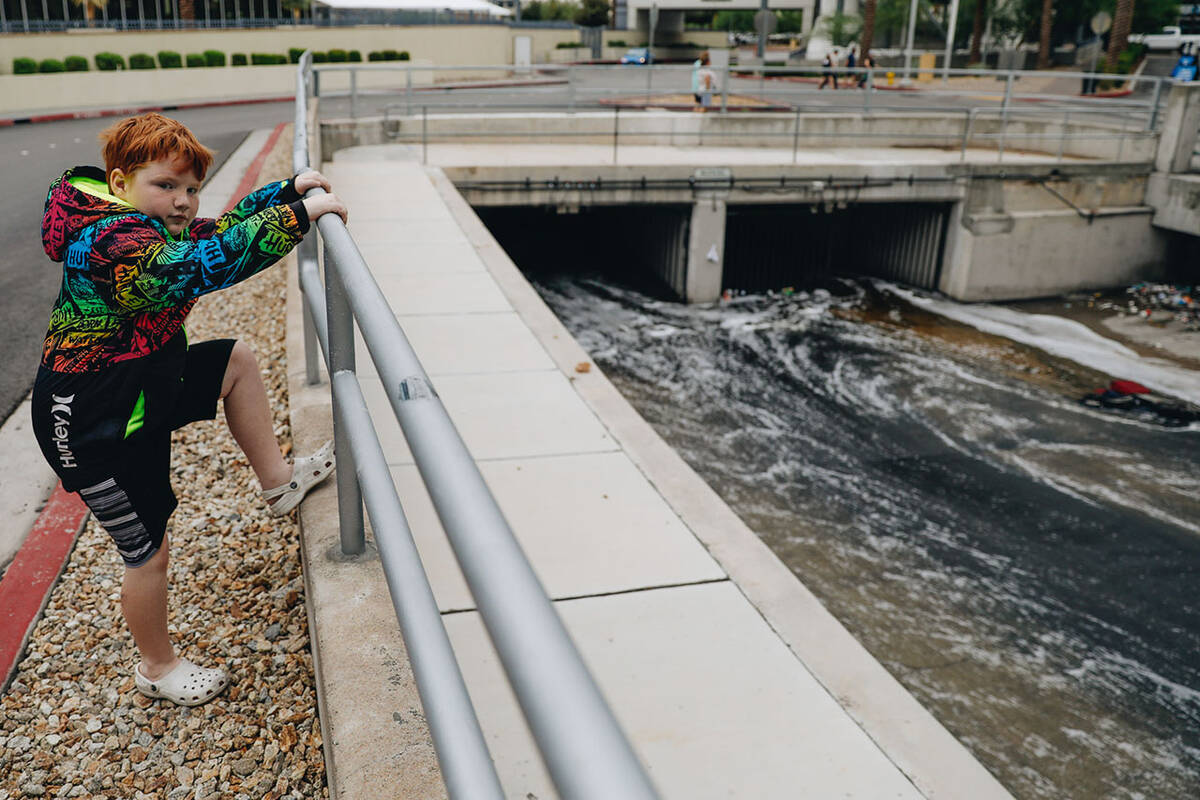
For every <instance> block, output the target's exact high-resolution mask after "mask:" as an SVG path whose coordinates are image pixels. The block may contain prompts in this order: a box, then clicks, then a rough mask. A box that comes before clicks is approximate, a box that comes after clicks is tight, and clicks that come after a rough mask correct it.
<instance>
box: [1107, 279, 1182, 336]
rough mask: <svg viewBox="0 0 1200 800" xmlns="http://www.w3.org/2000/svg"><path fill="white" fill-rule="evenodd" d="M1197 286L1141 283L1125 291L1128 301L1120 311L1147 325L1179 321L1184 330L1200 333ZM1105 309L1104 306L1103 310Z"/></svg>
mask: <svg viewBox="0 0 1200 800" xmlns="http://www.w3.org/2000/svg"><path fill="white" fill-rule="evenodd" d="M1197 289H1200V287H1196V286H1176V285H1174V284H1170V283H1138V284H1135V285H1133V286H1130V287H1129V288H1128V289H1126V290H1125V294H1126V295H1128V302H1127V304H1126V306H1125V307H1124V308H1120V309H1119V310H1121V311H1124V312H1125V313H1128V314H1137V315H1138V316H1140V317H1142V318H1144V319H1145V320H1146V321H1147V322H1156V323H1159V324H1166V323H1168V322H1172V321H1175V322H1178V323H1180V324H1182V325H1183V328H1184V330H1189V331H1200V292H1197V291H1196V290H1197ZM1103 307H1104V306H1103V305H1101V308H1103Z"/></svg>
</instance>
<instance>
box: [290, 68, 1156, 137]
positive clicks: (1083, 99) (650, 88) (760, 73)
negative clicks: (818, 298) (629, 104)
mask: <svg viewBox="0 0 1200 800" xmlns="http://www.w3.org/2000/svg"><path fill="white" fill-rule="evenodd" d="M634 69H636V70H639V71H640V72H639V73H638V74H644V75H645V76H646V80H645V84H644V86H642V87H641V88H640V89H638V90H633V89H631V88H630V87H620V88H615V87H614V88H610V87H596V86H577V85H576V84H577V82H578V78H580V77H581V76H587V75H591V74H601V75H603V74H605V73H610V72H614V71H615V72H617V73H619V74H625V75H632V74H634V73H633V72H632V70H634ZM691 69H692V67H691V66H690V65H677V64H655V65H649V66H642V67H637V68H631V67H628V66H623V65H615V64H586V65H582V64H533V65H527V66H514V65H511V64H504V65H496V64H479V65H455V66H443V65H429V64H411V63H400V62H376V63H373V64H358V63H342V64H320V65H316V66H314V70H316V71H317V72H349V73H350V82H351V85H350V90H349V95H350V98H351V112H352V113H351V116H352V117H353V116H355V113H354V109H355V106H356V105H357V99H358V94H359V91H358V87H357V75H358V73H359V72H362V71H376V72H378V71H399V72H403V73H405V87H404V89H403V92H404V94H405V97H406V103H407V104H408V105H409V106H410V107H411V105H412V101H411V98H412V95H413V93H414V91H429V90H431V89H432V90H437V89H438V88H439V87H438V86H437V85H436V84H432V85H424V86H416V85H415V84H414V81H413V75H414V74H417V75H420V74H429V75H436V74H437V73H439V72H441V73H458V74H463V73H468V74H469V73H476V74H478V73H488V72H500V73H506V74H507V73H514V72H515V73H520V74H526V75H534V74H543V75H555V76H558V77H564V78H565V81H566V83H567V85H568V92H569V96H570V100H569V101H568V103H567V105H569V106H570V107H571V108H572V109H573V108H574V107H575V105H576V104H577V102H580V95H583V96H592V97H604V96H609V95H618V94H620V95H626V96H628V95H631V94H638V93H642V94H645V95H647V97H649V96H650V95H651V94H652V93H653V92H654V91H655V87H654V79H655V76H659V78H660V86H659V87H658V91H663V90H669V89H671V88H673V89H675V90H676V91H680V88H679V87H678V86H674V87H664V86H662V85H661V82H662V80H663V77H662V76H666V79H667V80H669V79H670V78H671V77H672V76H682V75H684V74H685V73H687V72H689V71H690V70H691ZM718 72H719V73H720V74H719V76H718V81H717V91H716V92H714V102H716V99H717V96H719V98H720V103H719V110H720V112H721V113H727V111H728V94H729V92H730V86H731V82H732V81H734V80H737V81H743V82H745V81H754V80H756V79H757V81H758V86H757V87H756V88H755V90H754V92H755V94H757V95H758V96H760V97H763V98H770V97H778V98H788V97H795V96H796V95H797V94H814V95H815V94H816V92H817V90H815V89H808V90H805V89H802V88H798V87H797V85H795V84H792V85H791V86H782V87H777V86H768V84H767V79H768V78H771V79H772V83H777V81H776V80H774V79H775V78H781V77H792V76H795V74H796V73H797V72H801V73H805V74H807V75H808V76H809V77H819V76H820V75H821V71H820V68H819V67H770V66H761V65H753V66H746V67H736V66H727V67H721V68H719V69H718ZM836 72H837V73H838V74H839V75H841V76H861V77H865V78H866V81H865V84H864V87H863V90H862V91H861V92H860V94H861V96H862V104H861V107H862V109H863V111H864V113H870V112H871V110H872V108H873V107H876V108H878V107H879V106H878V103H879V101H878V100H876V99H873V98H874V97H875V96H876V95H879V94H881V93H884V94H886V93H887V89H888V88H889V87H885V86H881V85H880V83H879V81H878V79H879V78H880V77H882V76H885V75H887V74H888V73H889V70H888V69H886V68H882V67H871V68H866V67H839V68H837V70H836ZM938 73H939V74H940V73H945V74H946V75H948V76H953V77H971V78H994V79H996V80H997V81H1000V80H1003V95H1002V96H1001V97H1000V98H998V99H997V104H998V106H999V107H1003V108H1010V107H1012V106H1013V105H1014V104H1017V103H1019V102H1021V101H1037V102H1047V101H1050V102H1055V103H1057V104H1058V105H1060V106H1063V107H1066V106H1070V107H1071V108H1080V107H1093V108H1106V109H1110V110H1111V113H1121V112H1126V113H1129V114H1137V115H1138V116H1139V117H1140V116H1144V117H1145V119H1146V127H1147V129H1148V130H1153V128H1154V127H1155V125H1156V123H1157V118H1158V109H1159V107H1160V105H1161V102H1162V94H1163V91H1162V90H1163V88H1164V87H1165V86H1169V85H1170V83H1171V79H1170V78H1166V77H1161V76H1153V75H1128V76H1114V75H1113V74H1111V73H1094V72H1059V71H1051V72H1045V71H1043V72H1039V71H1036V70H975V69H949V70H942V69H939V70H938ZM742 76H745V77H742ZM1038 76H1049V77H1054V78H1065V79H1081V80H1082V79H1085V78H1086V79H1092V80H1095V81H1100V80H1114V79H1124V80H1125V81H1126V82H1129V83H1132V84H1133V85H1135V86H1149V87H1153V91H1152V92H1151V97H1150V98H1147V99H1145V100H1139V99H1131V98H1120V97H1099V96H1094V95H1075V94H1055V93H1047V92H1042V93H1033V92H1020V91H1017V89H1018V88H1019V85H1020V83H1019V82H1020V81H1021V80H1028V79H1029V78H1034V77H1038ZM801 77H803V76H801ZM451 88H453V87H451ZM890 88H897V87H890ZM998 88H999V87H998ZM923 91H925V92H927V93H928V94H929V95H930V96H934V97H938V98H943V99H945V98H960V97H975V96H978V95H979V93H980V89H979V88H978V87H969V88H959V89H955V88H947V87H943V86H942V85H941V84H934V85H930V86H928V87H926V88H925V89H924V90H923ZM841 96H844V95H841ZM789 105H790V106H792V108H791V109H789V110H794V107H795V104H794V103H789ZM853 107H854V106H853V105H838V106H833V108H838V109H845V110H847V111H849V110H850V109H852V108H853ZM894 107H895V108H897V109H903V108H906V107H908V106H907V105H906V104H895V106H894ZM714 110H717V108H716V107H714Z"/></svg>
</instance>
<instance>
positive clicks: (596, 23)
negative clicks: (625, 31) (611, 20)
mask: <svg viewBox="0 0 1200 800" xmlns="http://www.w3.org/2000/svg"><path fill="white" fill-rule="evenodd" d="M608 9H609V6H608V0H583V4H582V5H580V6H579V10H577V11H576V12H575V16H574V21H575V24H576V25H582V26H584V27H585V28H597V27H600V26H602V25H607V24H608Z"/></svg>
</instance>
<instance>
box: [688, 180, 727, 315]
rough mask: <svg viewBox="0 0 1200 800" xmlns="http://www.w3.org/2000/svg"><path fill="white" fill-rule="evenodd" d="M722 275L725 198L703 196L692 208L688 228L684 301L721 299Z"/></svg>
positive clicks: (700, 301)
mask: <svg viewBox="0 0 1200 800" xmlns="http://www.w3.org/2000/svg"><path fill="white" fill-rule="evenodd" d="M724 272H725V198H724V196H719V195H717V194H706V195H702V196H700V197H699V198H697V200H696V202H695V203H693V204H692V220H691V224H690V225H689V226H688V250H687V276H686V277H685V279H684V284H685V288H686V291H685V292H684V300H686V301H687V302H689V303H712V302H714V301H716V300H717V299H718V298H720V296H721V280H722V278H723V276H724Z"/></svg>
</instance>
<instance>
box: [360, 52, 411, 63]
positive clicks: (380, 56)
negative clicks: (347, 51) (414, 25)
mask: <svg viewBox="0 0 1200 800" xmlns="http://www.w3.org/2000/svg"><path fill="white" fill-rule="evenodd" d="M408 60H409V55H408V51H407V50H400V51H396V50H372V51H371V52H370V53H367V61H408Z"/></svg>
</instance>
